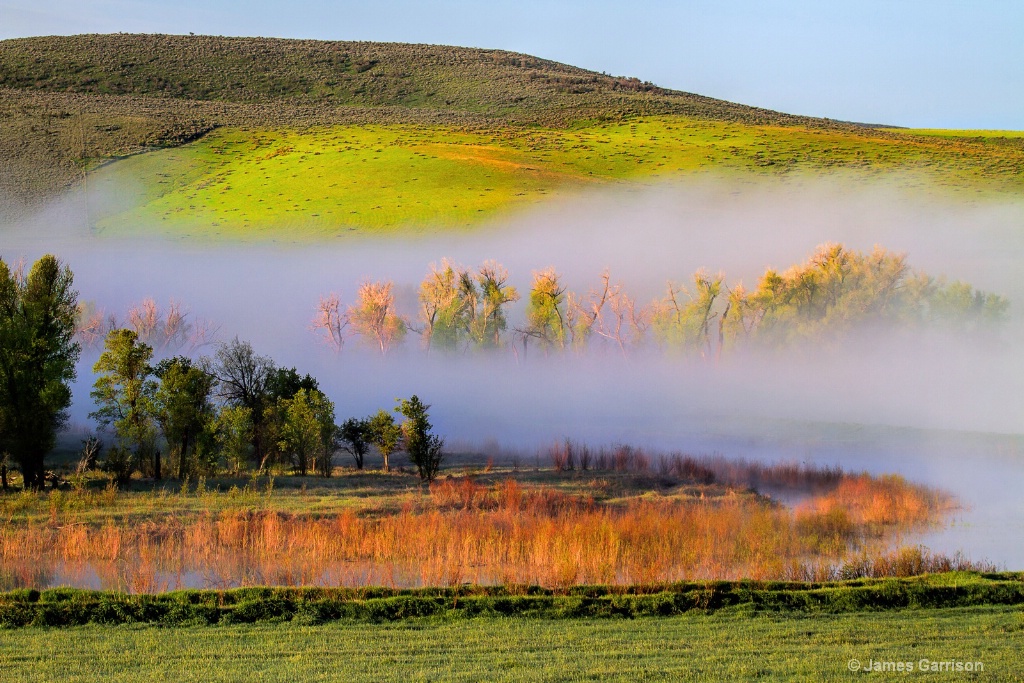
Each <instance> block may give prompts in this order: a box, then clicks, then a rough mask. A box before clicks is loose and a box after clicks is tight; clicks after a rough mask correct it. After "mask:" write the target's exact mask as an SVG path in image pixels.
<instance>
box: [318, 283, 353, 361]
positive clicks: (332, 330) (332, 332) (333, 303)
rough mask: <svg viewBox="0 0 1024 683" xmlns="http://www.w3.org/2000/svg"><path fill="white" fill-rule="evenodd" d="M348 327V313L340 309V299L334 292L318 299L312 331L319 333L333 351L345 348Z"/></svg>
mask: <svg viewBox="0 0 1024 683" xmlns="http://www.w3.org/2000/svg"><path fill="white" fill-rule="evenodd" d="M348 325H349V313H348V311H347V310H343V309H342V306H341V297H339V296H338V295H337V294H335V293H334V292H331V293H330V294H328V295H327V296H322V297H320V303H319V305H318V306H317V309H316V316H315V317H314V318H313V323H312V329H313V331H314V332H318V333H320V334H321V335H322V336H323V337H324V339H325V341H326V342H327V343H328V344H329V345H330V346H331V347H333V348H334V350H335V351H338V352H341V350H342V349H343V348H345V338H346V337H347V329H348Z"/></svg>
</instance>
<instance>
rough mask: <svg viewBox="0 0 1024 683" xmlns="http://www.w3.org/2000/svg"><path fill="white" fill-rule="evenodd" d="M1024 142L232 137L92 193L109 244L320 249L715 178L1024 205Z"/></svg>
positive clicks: (691, 127)
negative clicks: (609, 192)
mask: <svg viewBox="0 0 1024 683" xmlns="http://www.w3.org/2000/svg"><path fill="white" fill-rule="evenodd" d="M933 133H934V132H933ZM1019 142H1020V140H1019V139H1013V138H1002V137H993V138H986V137H979V138H977V139H965V138H962V137H954V138H950V139H946V138H942V137H937V136H935V135H933V134H929V135H916V134H913V133H907V132H900V133H893V132H884V131H871V130H869V129H865V130H864V131H863V132H862V133H861V134H858V135H853V134H850V133H849V132H846V131H844V130H827V129H812V128H801V127H793V126H767V125H764V126H758V125H749V124H743V123H731V122H716V121H709V120H705V119H693V118H685V117H679V116H661V117H647V118H638V119H633V120H628V121H622V122H614V123H609V122H606V123H593V124H588V125H583V126H576V127H573V128H558V129H556V128H515V127H507V128H500V129H494V130H489V131H487V130H466V129H459V128H454V127H447V126H425V125H411V124H409V125H345V126H333V127H326V128H315V129H308V130H303V131H299V130H294V129H277V130H252V129H239V128H221V129H218V130H216V131H214V132H213V133H211V134H209V135H207V136H206V137H204V138H202V139H201V140H199V141H196V142H193V143H190V144H187V145H184V146H181V147H176V148H170V149H164V150H159V151H154V152H149V153H145V154H140V155H136V156H133V157H129V158H126V159H123V160H120V161H117V162H114V163H111V164H108V165H106V166H104V167H102V168H100V169H98V170H97V171H95V172H94V173H93V174H92V179H91V182H90V183H89V191H90V193H92V194H93V195H94V196H98V197H101V198H102V197H119V198H120V199H119V200H118V202H115V203H119V204H120V206H119V208H118V209H116V210H110V209H107V210H106V211H103V210H101V209H98V208H97V209H96V213H95V215H94V216H93V220H94V222H95V225H96V227H97V229H98V230H99V231H100V232H101V233H107V234H138V233H144V234H145V233H163V234H168V235H174V236H180V237H202V238H208V239H211V238H212V239H238V238H250V239H260V238H283V239H310V238H312V239H317V238H324V237H332V236H339V235H356V234H381V233H392V232H398V231H401V232H403V233H408V232H410V231H411V232H416V231H433V230H438V229H446V230H448V229H462V230H465V229H470V228H473V227H475V226H478V225H480V224H481V223H484V222H486V221H488V220H490V219H493V218H494V217H496V216H498V215H500V214H503V213H506V212H509V211H514V210H519V209H523V208H526V207H529V206H532V205H537V204H539V203H541V202H544V201H546V200H548V199H549V198H551V197H553V196H556V195H563V196H564V195H567V194H570V193H578V192H582V191H585V190H587V189H593V188H599V187H607V186H614V185H615V184H622V183H633V184H635V183H653V182H659V181H664V180H669V179H673V178H692V177H695V176H699V175H701V174H703V175H704V176H711V175H714V176H726V177H729V176H741V177H746V178H750V177H753V178H758V177H782V176H797V177H804V176H807V177H810V176H817V177H821V176H823V175H824V176H826V177H827V176H829V175H836V174H842V177H844V178H854V179H858V180H871V179H876V180H877V179H889V180H892V179H895V181H896V182H897V183H898V184H900V185H902V186H906V187H917V188H926V189H928V190H929V191H941V192H946V191H949V192H954V193H961V194H964V193H966V194H968V195H969V196H971V197H976V196H978V195H990V194H995V195H1001V194H1006V193H1009V194H1016V193H1019V192H1020V191H1021V190H1022V189H1024V145H1021V144H1015V143H1019ZM125 196H127V197H129V205H128V206H125V205H124V204H123V198H124V197H125ZM104 203H105V200H102V199H101V200H97V201H95V202H94V203H93V204H94V206H96V207H99V206H100V205H102V204H104Z"/></svg>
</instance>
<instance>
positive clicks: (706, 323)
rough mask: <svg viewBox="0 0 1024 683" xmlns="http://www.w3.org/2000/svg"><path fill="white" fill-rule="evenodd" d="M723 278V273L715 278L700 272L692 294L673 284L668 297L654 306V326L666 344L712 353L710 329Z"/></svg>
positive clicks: (661, 341) (694, 277)
mask: <svg viewBox="0 0 1024 683" xmlns="http://www.w3.org/2000/svg"><path fill="white" fill-rule="evenodd" d="M723 280H724V277H723V276H722V275H718V276H715V277H711V276H709V275H708V274H707V273H706V272H704V271H703V270H701V271H698V272H697V273H695V274H694V276H693V292H692V293H691V292H688V291H687V290H686V289H685V288H683V287H679V286H676V285H673V284H672V283H669V285H668V293H667V294H666V295H665V298H664V299H662V300H661V301H660V302H658V303H656V304H655V305H654V307H653V313H652V318H651V327H652V328H653V330H654V336H655V338H657V340H658V341H659V342H660V343H661V344H662V345H664V346H667V347H670V348H673V347H674V348H682V349H692V350H697V351H700V353H701V354H702V355H705V356H709V355H710V354H711V336H710V329H711V324H712V321H713V320H714V319H715V317H716V315H717V313H715V311H714V308H715V301H716V300H717V299H718V297H719V295H720V294H721V292H722V282H723ZM684 296H685V297H687V298H686V299H685V300H684V299H683V297H684Z"/></svg>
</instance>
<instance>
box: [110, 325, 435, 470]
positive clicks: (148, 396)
mask: <svg viewBox="0 0 1024 683" xmlns="http://www.w3.org/2000/svg"><path fill="white" fill-rule="evenodd" d="M152 361H153V348H152V347H151V346H150V345H148V344H146V343H145V342H142V341H140V340H139V338H138V335H137V333H136V332H135V331H134V330H130V329H116V330H112V331H111V332H110V333H108V335H107V338H106V342H105V344H104V349H103V353H102V354H101V355H100V357H99V360H98V361H97V362H96V365H95V366H94V368H93V370H94V372H96V373H97V375H98V376H97V379H96V383H95V386H94V388H93V391H92V394H91V395H92V398H93V400H94V402H95V404H96V406H97V408H96V410H95V411H94V412H93V413H91V414H90V417H93V418H94V419H96V421H97V422H98V423H99V424H100V425H101V426H102V427H105V428H110V429H111V430H112V432H113V435H114V437H115V442H114V445H113V446H112V447H111V448H110V450H109V452H108V455H107V459H106V463H107V465H106V466H107V468H108V470H109V471H110V473H111V475H112V476H113V477H114V478H115V480H116V481H117V482H118V483H119V484H126V483H127V482H128V481H129V480H130V479H131V477H132V475H133V474H134V473H135V472H141V473H142V475H143V476H147V477H152V478H153V479H156V480H160V479H161V478H162V477H164V476H166V474H167V473H166V472H165V471H164V467H163V465H164V463H163V458H162V456H161V453H165V454H166V458H167V462H168V464H169V465H170V467H171V469H172V476H176V477H177V478H179V479H185V478H186V477H189V476H191V475H207V476H210V475H214V474H218V473H227V474H231V475H239V474H242V473H244V472H263V471H266V470H267V469H268V468H269V467H272V466H277V467H282V466H283V467H290V468H292V470H293V472H294V473H295V474H298V475H299V476H306V475H308V474H310V473H313V474H318V475H320V476H323V477H329V476H331V474H332V472H333V469H334V456H335V455H336V454H337V453H338V452H340V451H345V452H348V453H350V454H351V455H352V457H353V459H354V461H355V464H356V467H357V468H359V469H362V468H363V467H364V464H365V460H366V455H367V453H368V451H369V450H370V448H371V447H374V448H376V450H377V451H378V452H379V453H380V455H381V456H382V458H383V462H384V469H385V470H389V469H390V467H389V456H390V455H391V454H392V453H394V452H395V451H398V450H401V451H404V452H405V453H406V454H407V455H408V457H409V459H410V461H411V462H412V463H413V465H415V466H416V468H417V471H418V473H419V475H420V477H421V478H423V479H424V480H428V481H429V480H432V479H433V478H434V477H435V476H436V475H437V472H438V470H439V468H440V465H441V462H442V460H443V449H444V440H443V439H442V438H441V437H439V436H437V435H436V434H434V433H433V432H432V425H431V423H430V420H429V415H428V409H429V408H430V406H429V405H426V404H424V403H423V402H422V401H421V400H420V399H419V397H417V396H415V395H414V396H412V397H411V398H408V399H399V400H397V406H396V407H395V409H394V411H393V412H388V411H386V410H383V409H381V410H379V411H378V412H377V413H375V414H374V415H372V416H369V417H366V418H350V419H348V420H346V421H345V422H343V423H342V424H341V425H338V424H335V412H334V403H333V402H332V401H331V400H330V399H329V398H328V397H327V395H326V394H324V392H323V391H321V390H320V387H319V383H318V382H317V380H316V379H315V378H314V377H312V376H311V375H309V374H305V375H303V374H300V373H299V372H298V371H297V370H296V369H295V368H284V367H279V366H278V365H276V364H275V363H274V361H273V360H272V359H270V358H268V357H266V356H261V355H259V354H257V353H256V352H255V351H254V350H253V348H252V346H251V345H250V344H249V343H248V342H245V341H240V340H239V339H238V338H235V339H234V340H232V341H230V342H226V343H222V344H219V345H218V346H217V350H216V352H215V354H214V355H213V356H212V357H201V358H200V359H198V360H193V359H191V358H189V357H187V356H174V357H171V358H166V359H164V360H161V361H160V362H158V363H156V364H153V362H152ZM393 413H398V414H399V415H400V416H401V417H402V418H403V419H402V420H401V421H400V422H399V421H397V420H396V419H395V415H394V414H393ZM161 449H163V450H161Z"/></svg>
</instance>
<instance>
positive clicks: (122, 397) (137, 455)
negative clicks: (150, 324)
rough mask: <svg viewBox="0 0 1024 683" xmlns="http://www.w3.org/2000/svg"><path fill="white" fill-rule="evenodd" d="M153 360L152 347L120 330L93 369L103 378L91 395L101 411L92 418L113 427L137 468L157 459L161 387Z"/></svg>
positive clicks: (132, 333)
mask: <svg viewBox="0 0 1024 683" xmlns="http://www.w3.org/2000/svg"><path fill="white" fill-rule="evenodd" d="M152 357H153V349H152V347H150V346H149V345H148V344H144V343H142V342H140V341H139V339H138V335H137V334H136V333H135V331H134V330H126V329H117V330H111V331H110V333H109V334H107V338H106V341H105V342H104V349H103V353H102V354H100V358H99V360H98V361H96V364H95V365H94V366H93V372H95V373H97V375H99V376H98V377H97V378H96V382H95V384H94V385H93V390H92V393H91V395H92V398H93V401H94V402H95V403H96V406H97V408H96V410H95V411H94V412H92V413H90V414H89V416H90V417H92V418H93V419H95V420H96V421H97V422H99V423H100V424H101V425H103V426H105V427H106V426H112V427H113V429H114V434H115V435H116V437H117V439H118V442H119V444H120V445H121V446H122V447H123V448H125V449H126V450H127V451H129V452H130V453H131V454H132V455H133V456H134V459H135V463H136V464H142V463H143V462H144V461H146V460H149V459H150V458H154V459H155V457H156V455H155V454H156V448H155V445H156V425H155V423H154V420H153V414H154V409H153V397H154V394H155V393H156V388H157V384H156V382H155V381H153V379H152V376H153V374H152V373H153V369H152V368H151V367H150V365H149V362H150V360H151V359H152ZM154 465H155V462H154ZM154 469H156V467H154Z"/></svg>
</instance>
